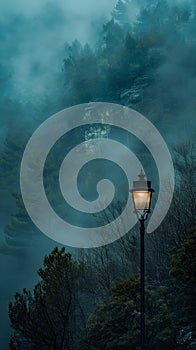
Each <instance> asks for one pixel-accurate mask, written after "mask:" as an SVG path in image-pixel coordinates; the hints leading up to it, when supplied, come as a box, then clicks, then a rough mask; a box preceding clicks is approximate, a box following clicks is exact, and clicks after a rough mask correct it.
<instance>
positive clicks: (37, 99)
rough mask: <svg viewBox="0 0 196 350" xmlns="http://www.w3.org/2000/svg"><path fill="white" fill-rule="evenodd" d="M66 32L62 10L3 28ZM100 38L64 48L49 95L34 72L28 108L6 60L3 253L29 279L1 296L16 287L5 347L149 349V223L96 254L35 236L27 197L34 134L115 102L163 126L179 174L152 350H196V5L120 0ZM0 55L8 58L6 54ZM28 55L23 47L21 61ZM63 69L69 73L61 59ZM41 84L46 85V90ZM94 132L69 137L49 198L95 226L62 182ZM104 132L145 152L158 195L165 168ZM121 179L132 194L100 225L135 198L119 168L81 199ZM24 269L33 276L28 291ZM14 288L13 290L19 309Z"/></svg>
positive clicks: (152, 298) (155, 244) (157, 276)
mask: <svg viewBox="0 0 196 350" xmlns="http://www.w3.org/2000/svg"><path fill="white" fill-rule="evenodd" d="M136 4H137V11H135V6H136ZM53 16H55V21H53ZM57 22H58V23H59V22H60V23H61V22H62V23H63V18H62V14H61V11H60V8H59V7H58V5H57V4H54V3H48V4H47V5H46V6H45V7H44V10H43V11H42V13H41V14H40V18H34V19H33V20H31V21H29V20H28V18H25V17H24V16H22V15H21V16H18V17H16V18H14V17H13V18H12V19H11V20H10V23H9V26H10V32H9V34H8V33H7V32H6V26H7V23H3V22H1V23H0V26H1V33H2V34H1V35H2V37H3V36H5V35H7V36H9V35H13V33H15V37H16V39H18V40H19V38H20V35H21V34H20V33H21V31H24V32H25V31H26V32H28V31H33V30H34V29H35V28H36V27H37V26H39V25H40V23H46V25H48V23H49V25H50V24H51V23H52V24H51V25H52V26H53V28H55V25H56V23H57ZM97 28H98V29H99V31H98V34H97V36H96V39H94V42H90V43H88V42H87V43H81V42H80V41H79V40H77V39H75V40H74V41H72V42H71V43H70V42H64V45H63V47H62V48H61V49H60V51H59V52H58V55H59V57H58V59H59V60H60V61H61V68H60V70H58V69H56V68H54V67H52V66H51V67H50V66H49V64H48V62H47V67H46V68H47V72H45V71H44V74H43V75H44V78H43V85H44V87H42V86H41V84H40V80H39V77H40V76H41V75H42V70H43V66H42V65H44V64H43V62H39V61H37V62H35V63H34V64H33V65H32V67H31V71H30V73H29V76H28V77H29V80H30V83H29V84H30V85H29V90H28V91H29V97H28V98H27V97H26V96H27V95H26V93H23V92H21V91H20V88H19V87H17V88H15V90H14V76H13V73H12V69H11V66H10V67H9V65H8V63H9V59H8V57H7V56H6V55H5V54H3V53H2V55H1V64H0V84H1V90H2V91H3V93H2V94H1V96H0V100H1V104H0V105H1V107H0V110H1V115H2V116H3V117H2V120H1V124H2V126H1V128H2V131H1V140H2V146H1V148H0V168H1V171H0V177H1V188H2V190H1V193H2V198H3V202H4V203H2V207H3V206H5V210H4V211H3V210H2V218H1V221H2V223H1V227H2V240H1V244H0V255H1V256H2V257H3V258H4V259H5V258H6V257H9V262H8V264H10V261H11V262H13V261H17V263H16V266H13V267H11V269H12V271H13V276H14V274H15V277H13V280H15V279H16V280H17V282H16V283H15V285H12V287H10V288H12V289H9V283H10V285H11V283H12V282H10V281H9V280H6V278H5V277H1V278H2V279H3V278H4V279H3V284H4V285H3V286H2V287H1V289H2V290H3V289H5V292H3V291H2V298H3V302H4V303H6V312H7V315H8V316H7V317H9V323H10V326H11V334H9V345H7V346H6V347H5V349H8V348H9V349H11V350H66V349H67V350H77V349H80V350H83V349H84V350H87V349H88V350H96V349H97V350H118V349H119V350H128V349H133V350H138V349H140V237H139V225H138V224H136V226H135V227H134V228H133V229H132V230H131V231H130V232H128V233H127V234H126V235H124V236H123V237H120V238H119V239H117V240H116V241H115V242H114V243H112V244H109V245H105V246H101V247H98V248H92V249H76V248H73V247H69V246H67V247H64V246H62V245H61V244H58V243H56V242H54V241H52V240H50V239H48V238H46V237H45V236H44V235H43V234H42V233H41V232H40V231H39V230H38V229H37V228H36V227H35V225H34V224H33V223H32V221H31V219H30V217H29V216H28V213H27V211H26V209H25V206H24V203H23V200H22V196H21V192H20V163H21V159H22V155H23V152H24V149H25V145H26V143H27V141H28V139H29V137H30V136H31V134H32V133H33V131H34V130H35V129H36V128H37V127H38V126H39V125H40V124H41V123H42V122H43V121H44V120H46V119H47V118H48V117H49V116H51V115H52V114H54V113H56V112H58V111H60V110H62V109H64V108H68V107H70V106H74V105H77V104H83V103H91V102H110V103H116V104H121V105H124V106H127V107H130V108H132V109H134V110H136V111H138V112H140V113H141V114H143V115H144V116H145V117H147V118H148V120H150V121H151V122H152V123H153V124H154V125H155V126H156V127H157V129H158V130H159V131H160V132H161V134H162V135H163V137H164V139H165V140H166V142H167V145H168V148H169V150H170V152H171V155H172V159H173V164H174V168H175V191H174V196H173V201H172V204H171V207H170V209H169V211H168V213H167V216H166V217H165V219H164V220H163V222H162V223H161V225H160V226H159V227H158V228H157V229H156V230H155V231H154V232H153V233H151V234H148V233H146V235H145V254H146V256H145V269H146V277H145V305H146V311H145V312H146V350H165V349H167V350H175V349H176V350H193V349H196V316H195V310H196V305H195V293H196V278H195V271H196V254H195V252H196V223H195V213H196V201H195V185H196V183H195V178H196V176H195V175H196V162H195V153H196V148H195V146H196V145H195V110H196V98H195V91H196V4H195V3H194V2H193V1H179V2H178V1H166V0H146V1H141V0H140V1H138V2H135V1H133V0H118V1H117V3H116V5H115V7H114V9H113V10H112V12H111V18H110V19H108V20H107V21H103V23H101V25H99V26H98V27H97ZM98 29H97V30H98ZM37 40H39V39H37ZM55 40H56V39H55ZM54 47H57V45H56V43H55V44H54ZM9 49H10V50H11V48H9ZM0 50H1V52H3V48H1V49H0ZM17 50H19V49H18V47H17V44H15V47H14V51H15V54H17ZM8 51H9V50H8ZM57 51H58V50H57ZM7 55H9V53H8V54H7ZM32 55H33V53H32ZM10 62H11V61H10ZM52 63H53V65H54V66H55V64H56V65H57V61H56V62H52ZM19 73H20V71H19ZM19 73H18V74H19ZM31 77H34V80H33V78H32V80H31ZM33 82H35V83H36V82H38V87H37V90H38V91H36V88H35V89H34V87H33ZM31 84H32V85H31ZM30 89H31V90H30ZM15 91H16V92H15ZM24 91H25V86H24ZM3 118H4V119H5V121H4V122H3ZM100 127H102V128H103V126H100V125H95V126H94V129H93V130H94V131H93V132H94V133H95V134H96V132H98V131H97V130H98V129H99V130H100ZM89 128H90V127H89V125H87V126H84V127H80V128H76V129H73V130H72V131H70V132H69V133H68V134H67V135H65V137H62V138H61V139H60V140H59V142H58V143H57V144H56V145H55V147H54V149H52V150H51V153H50V154H49V155H48V157H47V161H46V164H45V168H44V185H45V191H46V194H47V197H48V199H49V201H50V203H51V204H52V206H53V207H55V210H56V212H57V213H58V214H59V215H60V216H61V217H63V218H65V219H68V220H70V221H72V222H74V223H75V224H76V225H78V226H80V225H81V226H84V227H85V224H86V222H88V220H89V217H85V218H83V217H82V213H78V212H76V211H73V210H72V209H71V208H70V207H69V206H68V204H66V203H64V200H63V199H62V197H61V195H60V193H59V192H60V191H59V189H58V188H57V187H58V184H57V182H58V168H59V165H60V164H61V162H62V160H63V158H64V157H65V154H67V153H68V152H69V151H70V150H71V149H72V148H73V147H74V146H75V145H77V144H78V143H80V142H82V141H84V140H85V139H86V138H88V137H91V136H89V135H90V129H89ZM3 130H4V131H5V130H6V131H5V132H4V131H3ZM104 130H105V132H107V135H109V136H107V137H111V138H117V139H119V140H120V142H122V143H124V144H125V145H128V146H129V145H132V144H133V145H134V147H135V152H136V153H137V156H138V157H139V158H140V159H141V160H142V164H143V165H144V167H145V171H146V173H147V175H148V176H149V177H151V179H152V181H154V184H155V185H156V186H158V175H157V170H156V169H154V168H155V164H153V162H152V161H150V154H149V152H148V151H147V149H146V148H145V147H143V145H141V144H140V143H139V142H138V140H135V139H134V138H133V136H131V135H128V133H126V132H121V131H118V130H117V129H115V128H113V129H110V128H108V129H107V125H106V126H105V129H104ZM91 131H92V130H91ZM2 135H3V136H2ZM113 167H114V168H113ZM112 172H114V173H115V174H116V175H115V176H114V177H115V178H114V182H115V188H116V187H119V188H120V190H119V192H120V194H119V196H118V192H117V194H116V196H115V200H114V201H113V202H112V203H111V205H110V206H109V207H108V208H107V209H105V210H104V211H102V212H100V213H98V214H97V215H96V214H95V215H92V217H91V220H92V222H93V223H95V222H99V221H100V220H102V222H105V223H107V222H110V221H112V220H114V219H115V218H116V217H117V216H118V215H120V213H121V212H122V210H123V208H124V200H126V196H127V194H126V193H128V191H127V181H124V177H123V176H122V174H121V172H120V170H119V169H117V168H115V165H111V164H106V163H105V162H104V161H103V164H102V165H101V169H100V168H99V164H97V165H96V164H94V163H93V164H92V165H91V167H89V168H87V170H86V173H85V170H84V173H82V174H81V177H80V178H79V186H80V187H81V191H84V192H85V189H86V188H90V189H91V187H92V186H94V182H95V181H96V176H97V178H99V177H101V176H106V177H111V173H112ZM95 173H96V174H95ZM54 189H55V190H54ZM89 192H90V190H89ZM88 194H89V193H87V197H88ZM156 196H157V194H155V199H156V198H157V197H156ZM4 198H5V200H4ZM155 199H154V200H155ZM153 205H154V203H153ZM13 257H14V258H13ZM7 268H8V267H7V265H6V266H5V268H4V270H2V273H1V275H3V274H6V271H7V270H6V269H7ZM14 269H16V270H14ZM20 269H21V270H23V271H25V272H24V276H28V277H25V278H26V281H27V282H26V284H25V278H24V276H23V278H22V277H20V276H21V275H20V272H19V270H20ZM3 271H4V272H3ZM6 283H7V284H8V286H6ZM13 286H14V288H15V289H14V290H13ZM7 288H8V289H7ZM7 290H12V292H9V300H7ZM10 295H11V296H10ZM1 305H2V304H1ZM1 307H2V306H1ZM0 327H1V323H0ZM1 333H3V331H2V330H1Z"/></svg>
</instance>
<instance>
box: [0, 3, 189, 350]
mask: <svg viewBox="0 0 196 350" xmlns="http://www.w3.org/2000/svg"><path fill="white" fill-rule="evenodd" d="M116 2H117V1H116V0H99V1H96V0H83V1H82V2H79V1H78V0H64V1H63V0H57V1H48V0H42V1H39V0H29V1H28V2H27V1H25V0H20V1H13V0H7V1H4V2H3V1H2V0H1V12H0V38H1V46H0V86H1V95H0V102H1V116H0V141H1V148H2V147H3V142H4V140H5V138H6V136H9V137H10V136H12V134H13V135H14V137H15V135H17V133H18V134H19V135H20V131H21V130H22V129H25V130H28V133H29V134H31V132H32V131H33V130H34V129H35V127H37V126H38V125H39V123H40V119H43V120H44V119H45V118H47V117H48V116H49V115H48V110H45V108H46V107H45V104H44V103H45V99H46V98H47V97H48V96H49V102H48V109H49V110H50V115H52V114H53V113H54V112H57V111H58V110H59V109H61V107H62V105H61V100H62V96H61V95H59V91H60V90H61V88H62V90H63V88H64V86H65V84H66V82H65V81H64V76H63V60H64V58H65V56H66V53H67V50H69V45H71V43H72V42H73V41H74V40H75V39H77V40H78V41H80V43H81V44H82V45H85V43H89V44H90V45H91V46H92V48H95V47H96V44H97V41H98V35H99V33H100V32H101V31H102V26H103V24H104V23H106V22H107V21H108V20H110V19H111V12H112V11H113V10H114V7H115V5H116ZM154 2H156V1H155V0H154V1H153V3H154ZM170 2H172V3H176V4H188V3H190V4H193V6H195V5H194V3H193V1H191V0H189V1H187V0H175V1H174V0H171V1H170ZM132 3H133V7H132V13H131V18H132V20H133V22H134V21H135V20H136V16H137V14H138V11H139V6H141V5H142V4H148V6H149V4H150V3H151V1H149V0H140V1H136V0H133V1H132ZM189 35H190V36H191V33H187V36H189ZM172 40H173V41H174V40H175V39H174V38H173V37H172V34H171V37H170V39H169V40H168V42H167V45H166V46H167V47H166V55H167V60H166V62H165V63H164V64H163V65H162V66H161V68H160V69H159V70H158V72H157V74H158V75H159V77H160V80H161V84H159V80H158V79H157V82H156V83H155V85H154V86H153V89H154V90H153V91H151V90H150V89H149V91H151V94H152V95H153V94H157V95H158V94H159V93H160V91H161V92H162V90H163V88H164V89H165V90H167V93H168V94H169V95H170V96H171V99H172V102H173V101H174V102H175V103H176V104H177V105H178V106H179V108H178V110H179V112H178V120H176V119H174V120H173V121H172V123H171V124H167V121H165V120H163V121H161V122H160V123H159V124H158V127H159V128H160V130H161V131H162V132H163V134H164V138H165V139H166V140H167V141H168V142H170V144H175V142H176V141H179V140H181V141H182V140H187V139H189V138H190V137H191V135H192V133H193V130H194V126H195V116H194V110H195V91H196V81H195V77H194V76H193V70H192V69H191V68H190V67H188V66H185V65H184V58H185V57H186V55H190V58H191V57H192V60H194V54H195V51H194V50H193V49H192V48H190V51H189V52H187V53H186V52H184V49H183V45H182V47H175V45H172V44H173V42H172ZM174 44H175V43H174ZM191 45H192V44H191V40H190V47H191ZM192 66H193V64H192ZM160 96H161V94H160ZM53 97H54V101H53ZM58 98H59V100H58ZM160 98H161V97H160ZM56 101H60V102H59V104H58V103H57V102H56ZM40 115H41V116H42V117H41V118H40ZM185 116H186V118H185ZM176 123H178V124H177V126H176ZM14 156H15V155H14ZM12 171H13V174H12V175H13V177H14V176H15V177H16V179H15V182H13V184H12V185H11V186H10V187H9V188H7V187H4V179H2V186H1V191H0V193H1V198H2V199H3V200H2V202H1V213H0V220H1V221H0V229H1V236H0V272H1V288H0V309H1V312H0V348H1V350H6V349H8V339H9V334H10V328H9V320H8V315H7V311H8V303H9V302H10V301H11V300H12V299H13V296H14V294H15V292H16V291H21V290H22V288H23V287H26V288H27V289H28V288H32V287H33V286H34V284H35V282H36V281H37V275H36V270H37V269H38V268H39V267H40V266H41V265H42V261H43V256H44V255H45V254H47V253H48V252H49V251H50V250H51V249H52V248H53V247H54V246H55V245H56V243H55V242H53V241H52V240H50V239H48V238H46V237H45V236H44V235H43V234H41V233H40V232H39V231H38V230H37V229H36V228H35V227H34V225H33V224H32V223H31V222H30V219H29V223H28V225H29V226H28V229H29V232H30V233H32V237H33V238H29V235H28V237H25V234H24V235H23V236H22V238H18V237H17V232H16V236H14V237H13V239H10V240H8V238H7V236H6V233H5V232H4V228H5V226H6V225H7V223H8V222H9V220H10V218H11V214H12V213H13V211H14V210H15V201H14V199H13V198H12V196H11V194H10V192H12V191H13V187H14V186H16V187H17V188H18V187H19V173H14V171H15V169H13V170H12Z"/></svg>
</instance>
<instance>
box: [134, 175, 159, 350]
mask: <svg viewBox="0 0 196 350" xmlns="http://www.w3.org/2000/svg"><path fill="white" fill-rule="evenodd" d="M130 192H132V197H133V203H134V208H135V211H134V212H135V213H136V214H137V217H138V220H139V221H140V296H141V319H140V322H141V323H140V327H141V347H140V348H141V350H144V349H145V291H144V275H145V263H144V234H145V226H144V221H146V220H147V218H148V214H149V213H150V204H151V197H152V192H154V190H153V189H152V188H151V181H147V180H145V174H144V173H143V171H142V170H141V173H140V174H139V180H137V181H133V189H132V190H130Z"/></svg>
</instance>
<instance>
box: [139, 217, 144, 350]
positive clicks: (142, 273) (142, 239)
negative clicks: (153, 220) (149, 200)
mask: <svg viewBox="0 0 196 350" xmlns="http://www.w3.org/2000/svg"><path fill="white" fill-rule="evenodd" d="M144 234H145V226H144V219H140V288H141V289H140V297H141V321H140V322H141V324H140V326H141V339H140V340H141V350H145V294H144V274H145V269H144Z"/></svg>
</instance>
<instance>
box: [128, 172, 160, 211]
mask: <svg viewBox="0 0 196 350" xmlns="http://www.w3.org/2000/svg"><path fill="white" fill-rule="evenodd" d="M138 176H139V180H137V181H133V189H132V190H131V191H130V192H132V197H133V203H134V208H135V212H136V214H137V215H138V216H139V217H144V216H147V215H148V213H150V204H151V197H152V192H154V190H153V189H152V188H151V181H147V180H145V174H144V173H143V171H142V170H141V173H140V174H139V175H138Z"/></svg>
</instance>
